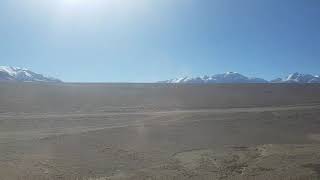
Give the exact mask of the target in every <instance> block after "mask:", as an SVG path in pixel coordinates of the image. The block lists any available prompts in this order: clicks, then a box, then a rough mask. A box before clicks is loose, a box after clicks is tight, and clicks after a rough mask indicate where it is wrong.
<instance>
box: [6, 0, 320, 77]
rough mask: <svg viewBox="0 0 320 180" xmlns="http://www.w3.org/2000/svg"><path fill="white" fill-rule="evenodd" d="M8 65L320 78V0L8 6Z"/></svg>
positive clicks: (53, 1)
mask: <svg viewBox="0 0 320 180" xmlns="http://www.w3.org/2000/svg"><path fill="white" fill-rule="evenodd" d="M0 65H7V66H16V67H24V68H28V69H30V70H32V71H35V72H38V73H42V74H45V75H50V76H53V77H57V78H60V79H62V80H64V81H67V82H154V81H159V80H166V79H171V78H175V77H180V76H200V75H213V74H217V73H223V72H228V71H233V72H239V73H242V74H244V75H247V76H257V77H262V78H265V79H268V80H270V79H274V78H277V77H283V76H286V75H288V74H290V73H293V72H300V73H310V74H320V68H319V67H320V1H319V0H281V1H279V0H241V1H240V0H0Z"/></svg>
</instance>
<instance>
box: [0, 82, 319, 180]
mask: <svg viewBox="0 0 320 180" xmlns="http://www.w3.org/2000/svg"><path fill="white" fill-rule="evenodd" d="M318 178H320V85H317V84H224V85H223V84H220V85H219V84H216V85H191V84H116V83H114V84H99V83H96V84H94V83H91V84H86V83H61V84H42V83H5V82H3V83H0V180H20V179H21V180H23V179H28V180H29V179H30V180H31V179H32V180H33V179H39V180H40V179H62V180H64V179H88V180H89V179H90V180H102V179H110V180H113V179H125V180H126V179H137V180H138V179H139V180H140V179H150V180H152V179H177V180H178V179H226V180H227V179H318Z"/></svg>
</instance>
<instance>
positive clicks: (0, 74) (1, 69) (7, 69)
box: [0, 66, 61, 82]
mask: <svg viewBox="0 0 320 180" xmlns="http://www.w3.org/2000/svg"><path fill="white" fill-rule="evenodd" d="M0 81H19V82H61V81H60V80H59V79H55V78H51V77H46V76H44V75H41V74H38V73H35V72H32V71H30V70H28V69H25V68H19V67H11V66H0Z"/></svg>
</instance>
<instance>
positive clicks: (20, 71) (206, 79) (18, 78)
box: [0, 66, 320, 84]
mask: <svg viewBox="0 0 320 180" xmlns="http://www.w3.org/2000/svg"><path fill="white" fill-rule="evenodd" d="M0 81H15V82H46V83H58V82H62V81H61V80H59V79H57V78H52V77H47V76H44V75H42V74H39V73H35V72H33V71H30V70H28V69H25V68H18V67H10V66H0ZM158 83H177V84H232V83H320V77H319V76H318V75H311V74H301V73H293V74H290V75H289V76H287V77H285V78H277V79H274V80H271V81H267V80H265V79H262V78H257V77H247V76H245V75H242V74H240V73H237V72H227V73H223V74H215V75H212V76H207V75H206V76H201V77H182V78H176V79H170V80H166V81H160V82H158Z"/></svg>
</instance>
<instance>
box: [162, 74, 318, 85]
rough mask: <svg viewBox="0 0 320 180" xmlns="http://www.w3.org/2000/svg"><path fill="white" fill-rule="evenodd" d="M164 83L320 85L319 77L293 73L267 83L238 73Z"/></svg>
mask: <svg viewBox="0 0 320 180" xmlns="http://www.w3.org/2000/svg"><path fill="white" fill-rule="evenodd" d="M162 83H187V84H190V83H191V84H194V83H197V84H216V83H222V84H226V83H320V77H319V76H318V75H316V76H313V75H310V74H301V73H293V74H290V75H289V76H287V77H286V78H277V79H275V80H272V81H267V80H264V79H261V78H256V77H253V78H251V77H247V76H244V75H242V74H240V73H237V72H226V73H223V74H216V75H212V76H208V75H205V76H202V77H193V78H190V77H184V78H177V79H171V80H167V81H162Z"/></svg>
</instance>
